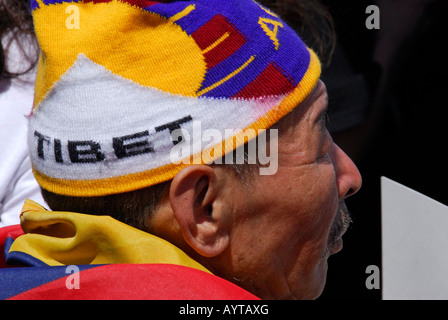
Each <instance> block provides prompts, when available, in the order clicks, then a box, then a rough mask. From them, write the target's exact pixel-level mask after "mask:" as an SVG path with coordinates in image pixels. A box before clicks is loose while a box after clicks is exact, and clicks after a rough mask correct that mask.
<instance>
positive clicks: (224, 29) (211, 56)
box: [192, 14, 246, 69]
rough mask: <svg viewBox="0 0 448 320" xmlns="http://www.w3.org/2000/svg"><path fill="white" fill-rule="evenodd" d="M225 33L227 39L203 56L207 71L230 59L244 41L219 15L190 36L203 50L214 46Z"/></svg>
mask: <svg viewBox="0 0 448 320" xmlns="http://www.w3.org/2000/svg"><path fill="white" fill-rule="evenodd" d="M225 33H228V34H229V37H228V38H227V39H225V40H224V41H223V42H221V43H220V44H219V45H217V46H216V47H215V48H213V50H211V51H209V52H207V53H205V54H204V57H205V61H206V62H207V68H208V69H210V68H213V67H214V66H215V65H217V64H218V63H220V62H221V61H223V60H225V59H227V58H228V57H230V56H231V55H232V54H233V53H234V52H236V51H237V50H238V49H239V48H240V47H241V46H242V45H243V44H245V43H246V39H245V38H244V36H243V35H242V34H241V32H240V31H239V30H238V29H237V28H236V27H235V26H234V25H232V24H231V23H230V22H228V21H227V20H226V18H225V17H224V16H222V15H220V14H219V15H216V16H214V17H213V18H212V19H211V20H210V21H208V22H207V23H206V24H204V25H203V26H201V27H200V28H199V29H198V30H196V31H195V32H193V34H192V37H193V39H194V40H195V41H196V43H197V44H198V46H199V48H201V50H204V49H206V48H208V47H209V46H210V45H212V44H214V43H215V42H216V41H217V40H218V39H219V38H221V37H222V36H223V35H224V34H225Z"/></svg>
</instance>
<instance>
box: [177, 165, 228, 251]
mask: <svg viewBox="0 0 448 320" xmlns="http://www.w3.org/2000/svg"><path fill="white" fill-rule="evenodd" d="M220 178H221V179H222V178H224V176H219V175H217V173H216V172H215V170H214V169H213V168H212V167H210V166H206V165H190V166H187V167H185V168H183V169H182V170H181V171H180V172H179V173H178V174H177V175H176V176H175V177H174V179H173V181H172V183H171V187H170V194H169V196H170V203H171V208H172V209H173V212H174V216H175V217H176V220H177V222H178V223H179V226H180V228H181V230H182V235H183V237H184V239H185V241H186V242H187V243H188V245H189V246H190V247H191V248H193V249H194V250H195V251H196V252H197V253H199V254H200V255H202V256H205V257H215V256H217V255H219V254H220V253H222V252H223V251H224V249H225V248H226V247H227V246H228V244H229V230H230V229H229V227H230V222H231V212H230V210H229V207H228V206H227V205H226V204H227V203H228V202H227V201H228V199H225V195H226V193H225V192H223V191H224V189H223V185H224V183H223V181H220Z"/></svg>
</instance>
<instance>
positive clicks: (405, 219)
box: [381, 177, 448, 300]
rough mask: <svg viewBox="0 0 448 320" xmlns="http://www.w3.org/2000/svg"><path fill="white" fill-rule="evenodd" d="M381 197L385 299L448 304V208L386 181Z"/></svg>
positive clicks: (384, 179) (397, 184) (382, 179)
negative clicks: (447, 300)
mask: <svg viewBox="0 0 448 320" xmlns="http://www.w3.org/2000/svg"><path fill="white" fill-rule="evenodd" d="M447 196H448V190H447ZM381 197H382V200H381V202H382V277H383V279H382V280H383V284H382V289H383V299H384V300H392V299H394V300H407V299H412V300H417V299H420V300H436V299H444V300H445V299H448V207H447V206H445V205H443V204H441V203H439V202H437V201H435V200H433V199H431V198H428V197H426V196H424V195H422V194H420V193H418V192H416V191H414V190H412V189H409V188H407V187H405V186H403V185H400V184H399V183H397V182H394V181H392V180H390V179H388V178H385V177H382V178H381Z"/></svg>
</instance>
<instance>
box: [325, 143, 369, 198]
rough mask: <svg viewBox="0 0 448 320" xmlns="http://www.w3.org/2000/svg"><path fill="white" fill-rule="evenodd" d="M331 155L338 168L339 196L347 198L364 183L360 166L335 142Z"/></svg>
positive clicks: (336, 168)
mask: <svg viewBox="0 0 448 320" xmlns="http://www.w3.org/2000/svg"><path fill="white" fill-rule="evenodd" d="M330 157H331V160H332V161H333V165H334V167H335V170H336V179H337V186H338V191H339V198H340V199H345V198H348V197H350V196H352V195H354V194H355V193H356V192H358V191H359V189H360V188H361V185H362V178H361V174H360V173H359V170H358V168H357V167H356V165H355V164H354V163H353V161H352V159H350V158H349V156H347V154H346V153H345V152H344V151H342V149H341V148H339V146H338V145H337V144H335V143H334V144H333V148H332V149H331V151H330Z"/></svg>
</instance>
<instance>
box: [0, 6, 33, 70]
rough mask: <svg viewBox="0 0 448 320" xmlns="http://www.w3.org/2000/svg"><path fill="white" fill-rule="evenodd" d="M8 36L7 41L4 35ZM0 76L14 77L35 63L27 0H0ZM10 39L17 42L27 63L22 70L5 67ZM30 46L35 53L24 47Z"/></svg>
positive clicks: (31, 23) (31, 26)
mask: <svg viewBox="0 0 448 320" xmlns="http://www.w3.org/2000/svg"><path fill="white" fill-rule="evenodd" d="M6 36H9V38H8V41H7V43H5V41H4V39H6V38H5V37H6ZM0 39H1V40H3V41H2V43H0V76H1V77H5V78H15V77H18V76H20V75H22V74H25V73H27V72H29V71H30V70H31V69H33V68H34V66H35V65H36V63H37V50H38V49H37V45H36V39H35V35H34V27H33V18H32V15H31V11H30V8H29V1H28V0H0ZM12 41H16V42H17V43H18V46H19V49H20V50H21V53H22V54H23V56H24V57H25V60H26V61H25V62H26V63H28V65H27V66H28V68H26V69H25V70H24V71H20V72H15V71H14V72H13V71H11V70H8V69H7V65H6V59H7V56H8V47H9V45H10V44H11V42H12ZM27 46H32V48H35V49H36V50H35V53H36V54H34V52H33V53H30V52H29V50H26V49H25V47H27Z"/></svg>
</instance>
